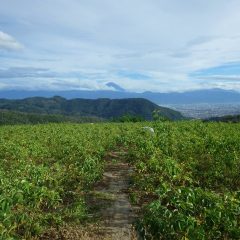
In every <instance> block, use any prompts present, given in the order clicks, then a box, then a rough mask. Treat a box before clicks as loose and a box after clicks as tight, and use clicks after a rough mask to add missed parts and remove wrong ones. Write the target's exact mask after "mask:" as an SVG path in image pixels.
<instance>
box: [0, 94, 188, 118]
mask: <svg viewBox="0 0 240 240" xmlns="http://www.w3.org/2000/svg"><path fill="white" fill-rule="evenodd" d="M0 109H2V110H9V111H18V112H26V113H40V114H61V115H67V116H84V117H98V118H104V119H114V118H118V117H122V116H124V115H127V114H129V115H133V116H140V117H142V118H144V119H146V120H151V119H152V113H153V111H155V110H156V111H158V112H159V113H160V115H161V116H163V117H166V118H169V119H172V120H180V119H184V117H183V116H182V114H181V113H180V112H177V111H175V110H172V109H169V108H166V107H160V106H158V105H156V104H154V103H152V102H151V101H149V100H146V99H142V98H128V99H107V98H100V99H81V98H76V99H70V100H67V99H65V98H63V97H61V96H55V97H52V98H44V97H32V98H25V99H22V100H8V99H0Z"/></svg>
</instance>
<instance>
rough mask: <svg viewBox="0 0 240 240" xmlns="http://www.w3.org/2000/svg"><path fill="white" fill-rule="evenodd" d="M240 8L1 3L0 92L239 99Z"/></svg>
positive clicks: (75, 0)
mask: <svg viewBox="0 0 240 240" xmlns="http://www.w3.org/2000/svg"><path fill="white" fill-rule="evenodd" d="M239 12H240V1H239V0H211V1H209V0H182V1H179V0H121V1H117V0H101V1H99V0H44V1H43V0H34V1H33V0H21V1H17V0H0V62H1V65H0V89H29V90H33V89H48V90H49V89H52V90H62V89H64V90H67V89H94V90H96V89H109V88H110V87H108V86H106V83H107V82H115V83H117V84H119V85H120V86H122V87H123V88H125V89H127V90H129V91H138V92H141V91H159V92H169V91H186V90H191V89H202V88H223V89H234V90H239V91H240V28H239V26H240V14H239Z"/></svg>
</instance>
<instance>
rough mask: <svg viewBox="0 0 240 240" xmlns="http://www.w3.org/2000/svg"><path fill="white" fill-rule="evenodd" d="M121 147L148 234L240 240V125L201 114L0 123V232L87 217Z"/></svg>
mask: <svg viewBox="0 0 240 240" xmlns="http://www.w3.org/2000/svg"><path fill="white" fill-rule="evenodd" d="M143 126H151V127H153V128H154V131H155V133H154V134H151V133H150V132H148V131H146V130H144V129H143V128H142V127H143ZM118 148H123V149H124V150H125V151H126V160H127V161H128V162H129V163H130V164H131V165H132V167H133V169H134V171H133V173H132V176H131V178H132V180H131V188H130V189H129V191H128V192H129V198H130V200H131V202H132V205H133V206H134V205H136V206H138V207H139V209H140V211H139V215H138V217H137V221H136V228H137V230H138V231H139V233H140V234H141V235H143V236H144V237H145V238H146V239H240V171H239V169H240V124H230V123H202V122H200V121H199V122H198V121H183V122H164V123H162V122H152V123H99V124H46V125H25V126H2V127H0V239H38V238H40V236H41V235H42V234H44V233H46V232H48V231H49V229H51V228H55V229H58V228H60V227H61V226H65V227H66V226H71V228H72V227H76V228H80V227H81V226H83V225H84V224H85V223H86V222H89V221H90V220H89V208H90V207H91V206H88V202H87V201H86V195H87V194H88V192H89V191H91V189H92V187H93V185H94V183H95V182H97V181H98V180H100V179H101V178H102V175H103V172H104V166H105V164H106V154H107V153H108V152H110V151H112V150H113V149H114V150H116V149H118Z"/></svg>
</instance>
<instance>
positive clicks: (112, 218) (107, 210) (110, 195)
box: [92, 151, 137, 240]
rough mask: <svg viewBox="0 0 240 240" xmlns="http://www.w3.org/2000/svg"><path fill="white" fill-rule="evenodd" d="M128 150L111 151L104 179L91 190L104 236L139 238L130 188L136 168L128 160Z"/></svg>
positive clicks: (122, 239)
mask: <svg viewBox="0 0 240 240" xmlns="http://www.w3.org/2000/svg"><path fill="white" fill-rule="evenodd" d="M125 154H126V153H125V152H124V151H121V152H111V153H109V154H108V156H107V158H106V161H107V164H106V168H105V172H104V174H103V179H102V180H101V181H99V182H98V183H97V184H96V185H95V187H94V190H93V193H92V204H93V205H92V206H93V207H94V208H95V209H96V213H95V216H93V217H97V218H99V226H98V234H99V236H102V238H101V239H119V240H134V239H137V236H136V232H135V230H134V227H133V222H134V219H135V217H136V216H135V214H134V211H133V208H132V206H131V203H130V200H129V196H128V188H129V185H130V175H131V172H132V171H133V169H132V168H131V167H130V166H129V164H128V163H127V162H126V161H125Z"/></svg>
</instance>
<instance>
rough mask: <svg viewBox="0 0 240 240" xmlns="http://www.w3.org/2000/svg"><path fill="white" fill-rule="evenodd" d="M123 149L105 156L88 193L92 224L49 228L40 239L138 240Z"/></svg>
mask: <svg viewBox="0 0 240 240" xmlns="http://www.w3.org/2000/svg"><path fill="white" fill-rule="evenodd" d="M125 159H126V153H125V152H124V151H120V152H111V153H109V154H108V155H107V156H106V159H105V160H106V166H105V171H104V174H103V178H102V179H101V180H100V181H99V182H97V183H96V184H95V186H94V188H93V190H92V191H91V192H90V193H89V194H87V196H86V202H87V205H88V206H89V211H90V212H91V214H90V216H89V217H90V218H92V219H91V221H90V222H91V223H89V224H87V226H86V227H83V228H76V226H72V227H71V226H68V225H67V226H66V227H62V228H60V229H55V228H53V229H50V230H49V231H48V232H46V233H45V234H43V235H42V236H41V237H40V238H39V239H41V240H83V239H84V240H137V239H138V238H137V234H136V232H135V230H134V227H133V223H134V219H135V217H136V216H135V214H134V211H133V208H132V206H131V204H130V200H129V195H128V192H129V191H128V189H129V186H130V180H131V177H130V176H131V172H132V171H133V169H132V168H131V167H130V166H129V165H128V163H127V162H126V161H125Z"/></svg>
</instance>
